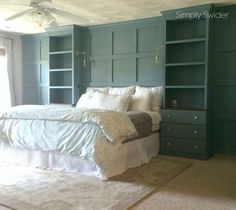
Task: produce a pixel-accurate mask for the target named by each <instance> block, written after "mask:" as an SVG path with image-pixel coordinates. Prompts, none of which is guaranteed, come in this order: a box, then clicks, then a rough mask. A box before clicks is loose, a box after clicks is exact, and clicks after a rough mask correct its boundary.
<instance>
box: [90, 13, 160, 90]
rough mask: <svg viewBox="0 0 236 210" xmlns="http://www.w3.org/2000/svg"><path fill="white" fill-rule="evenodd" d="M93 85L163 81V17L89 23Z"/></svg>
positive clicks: (152, 83) (145, 83)
mask: <svg viewBox="0 0 236 210" xmlns="http://www.w3.org/2000/svg"><path fill="white" fill-rule="evenodd" d="M89 33H90V41H91V43H90V44H91V46H90V49H91V56H90V62H91V69H90V71H91V72H90V86H107V85H110V86H127V85H134V84H139V85H143V86H155V85H163V69H164V67H163V65H164V61H163V57H164V55H163V53H164V51H163V44H164V34H163V33H164V29H163V18H162V17H155V18H148V19H143V20H137V21H128V22H124V23H117V24H109V25H101V26H94V27H89Z"/></svg>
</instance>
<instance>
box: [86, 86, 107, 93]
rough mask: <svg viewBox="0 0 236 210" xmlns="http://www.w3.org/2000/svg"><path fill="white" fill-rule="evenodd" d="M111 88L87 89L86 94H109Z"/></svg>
mask: <svg viewBox="0 0 236 210" xmlns="http://www.w3.org/2000/svg"><path fill="white" fill-rule="evenodd" d="M109 89H110V87H87V90H86V93H89V94H92V93H94V92H96V91H99V92H102V93H108V92H109Z"/></svg>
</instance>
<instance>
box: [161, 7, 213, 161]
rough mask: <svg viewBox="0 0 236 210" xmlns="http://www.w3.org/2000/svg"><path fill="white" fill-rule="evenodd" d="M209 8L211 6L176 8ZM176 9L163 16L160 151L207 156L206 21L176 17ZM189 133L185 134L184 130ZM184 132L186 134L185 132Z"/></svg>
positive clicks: (209, 146)
mask: <svg viewBox="0 0 236 210" xmlns="http://www.w3.org/2000/svg"><path fill="white" fill-rule="evenodd" d="M178 11H180V12H182V13H186V14H187V13H191V12H198V13H199V14H200V13H201V14H203V12H209V13H210V11H211V5H205V6H199V7H194V8H184V9H181V10H178ZM176 14H177V10H171V11H166V12H163V15H164V17H165V65H164V66H165V67H164V72H165V73H164V83H165V85H164V104H163V109H162V110H161V113H162V117H163V120H162V125H161V153H163V154H167V155H176V156H185V157H190V158H199V159H207V158H209V156H210V155H211V154H212V151H211V148H212V146H211V138H210V132H211V131H210V114H209V113H210V112H209V109H210V106H209V86H210V85H209V75H210V73H209V72H210V63H209V55H210V51H209V49H210V47H209V45H210V44H209V43H210V33H209V31H210V20H209V19H206V18H204V17H201V18H200V19H187V18H185V19H180V18H177V17H176ZM188 132H189V133H188ZM187 133H188V134H187Z"/></svg>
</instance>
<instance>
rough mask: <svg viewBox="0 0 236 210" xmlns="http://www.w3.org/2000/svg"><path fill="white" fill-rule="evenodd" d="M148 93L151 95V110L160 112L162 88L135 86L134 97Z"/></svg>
mask: <svg viewBox="0 0 236 210" xmlns="http://www.w3.org/2000/svg"><path fill="white" fill-rule="evenodd" d="M147 93H150V94H151V95H152V104H151V110H153V111H160V108H161V105H162V86H159V87H140V86H136V91H135V95H139V96H140V95H143V94H147Z"/></svg>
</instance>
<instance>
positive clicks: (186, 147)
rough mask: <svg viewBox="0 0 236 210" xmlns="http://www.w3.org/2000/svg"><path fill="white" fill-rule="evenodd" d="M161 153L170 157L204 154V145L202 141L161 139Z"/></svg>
mask: <svg viewBox="0 0 236 210" xmlns="http://www.w3.org/2000/svg"><path fill="white" fill-rule="evenodd" d="M161 152H162V153H163V154H172V155H183V156H186V155H189V154H205V153H206V143H205V142H204V141H197V140H189V139H177V138H170V137H162V138H161Z"/></svg>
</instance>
